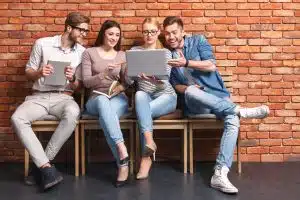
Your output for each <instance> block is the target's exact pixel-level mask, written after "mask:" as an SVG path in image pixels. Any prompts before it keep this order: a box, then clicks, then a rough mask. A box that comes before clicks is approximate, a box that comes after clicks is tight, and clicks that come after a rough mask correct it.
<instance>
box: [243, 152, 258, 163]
mask: <svg viewBox="0 0 300 200" xmlns="http://www.w3.org/2000/svg"><path fill="white" fill-rule="evenodd" d="M241 161H243V162H260V161H261V159H260V155H259V154H242V155H241Z"/></svg>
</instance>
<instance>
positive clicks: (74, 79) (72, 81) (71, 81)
mask: <svg viewBox="0 0 300 200" xmlns="http://www.w3.org/2000/svg"><path fill="white" fill-rule="evenodd" d="M75 81H76V76H75V74H73V79H72V80H70V81H69V82H70V83H74V82H75Z"/></svg>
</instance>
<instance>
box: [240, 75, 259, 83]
mask: <svg viewBox="0 0 300 200" xmlns="http://www.w3.org/2000/svg"><path fill="white" fill-rule="evenodd" d="M239 80H240V81H249V82H251V81H260V80H261V76H260V75H239Z"/></svg>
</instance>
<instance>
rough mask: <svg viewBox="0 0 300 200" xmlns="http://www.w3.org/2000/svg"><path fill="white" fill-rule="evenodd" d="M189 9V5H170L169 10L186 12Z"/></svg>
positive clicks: (190, 6)
mask: <svg viewBox="0 0 300 200" xmlns="http://www.w3.org/2000/svg"><path fill="white" fill-rule="evenodd" d="M191 8H192V5H191V4H190V3H170V9H174V10H177V9H178V10H188V9H191Z"/></svg>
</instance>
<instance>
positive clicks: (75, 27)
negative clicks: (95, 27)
mask: <svg viewBox="0 0 300 200" xmlns="http://www.w3.org/2000/svg"><path fill="white" fill-rule="evenodd" d="M70 26H71V27H72V28H74V29H78V30H79V31H80V33H81V34H88V33H89V32H90V30H89V29H85V28H80V27H77V26H72V25H70Z"/></svg>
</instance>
